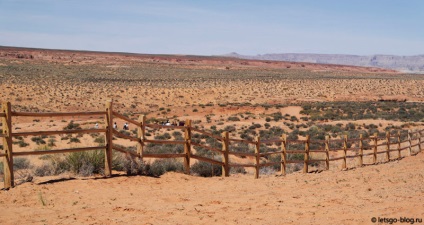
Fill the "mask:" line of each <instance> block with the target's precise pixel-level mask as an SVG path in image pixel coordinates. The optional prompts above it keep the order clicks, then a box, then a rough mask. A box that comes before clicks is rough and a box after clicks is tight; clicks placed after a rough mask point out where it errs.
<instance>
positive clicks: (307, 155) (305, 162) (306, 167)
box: [303, 135, 310, 173]
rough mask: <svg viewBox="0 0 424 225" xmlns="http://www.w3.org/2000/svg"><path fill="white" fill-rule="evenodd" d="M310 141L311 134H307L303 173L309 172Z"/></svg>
mask: <svg viewBox="0 0 424 225" xmlns="http://www.w3.org/2000/svg"><path fill="white" fill-rule="evenodd" d="M309 141H310V136H309V135H307V136H306V141H305V153H304V156H303V173H308V161H309Z"/></svg>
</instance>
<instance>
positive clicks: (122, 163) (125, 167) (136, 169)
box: [112, 153, 150, 175]
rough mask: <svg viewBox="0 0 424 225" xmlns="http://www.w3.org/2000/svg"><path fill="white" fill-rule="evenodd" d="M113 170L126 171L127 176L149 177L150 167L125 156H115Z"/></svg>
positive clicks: (138, 160)
mask: <svg viewBox="0 0 424 225" xmlns="http://www.w3.org/2000/svg"><path fill="white" fill-rule="evenodd" d="M112 169H113V170H117V171H125V172H126V173H127V175H149V170H150V165H149V164H146V163H145V162H143V161H141V160H140V159H139V158H134V157H131V156H128V155H124V154H120V153H117V154H114V155H113V160H112Z"/></svg>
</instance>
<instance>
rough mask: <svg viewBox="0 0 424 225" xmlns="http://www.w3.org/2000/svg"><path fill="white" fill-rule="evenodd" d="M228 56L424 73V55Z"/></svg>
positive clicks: (299, 54) (307, 54)
mask: <svg viewBox="0 0 424 225" xmlns="http://www.w3.org/2000/svg"><path fill="white" fill-rule="evenodd" d="M223 56H226V57H234V58H240V59H253V60H273V61H287V62H305V63H318V64H334V65H348V66H361V67H377V68H384V69H391V70H397V71H399V72H406V73H424V55H415V56H397V55H369V56H359V55H344V54H309V53H283V54H263V55H256V56H249V55H240V54H238V53H236V52H231V53H229V54H225V55H223Z"/></svg>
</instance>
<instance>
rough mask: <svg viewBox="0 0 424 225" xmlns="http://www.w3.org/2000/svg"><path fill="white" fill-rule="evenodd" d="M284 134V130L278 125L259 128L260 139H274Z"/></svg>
mask: <svg viewBox="0 0 424 225" xmlns="http://www.w3.org/2000/svg"><path fill="white" fill-rule="evenodd" d="M283 134H284V130H283V129H282V128H280V127H277V126H273V127H271V128H270V129H268V130H260V131H259V135H260V136H261V138H262V139H276V138H280V137H281V135H283Z"/></svg>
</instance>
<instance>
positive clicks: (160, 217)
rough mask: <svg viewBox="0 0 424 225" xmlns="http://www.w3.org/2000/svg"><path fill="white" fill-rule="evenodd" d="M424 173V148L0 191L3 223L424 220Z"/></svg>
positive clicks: (29, 185)
mask: <svg viewBox="0 0 424 225" xmlns="http://www.w3.org/2000/svg"><path fill="white" fill-rule="evenodd" d="M423 177H424V154H422V153H420V154H418V155H416V156H411V157H406V158H404V159H402V160H400V161H393V162H389V163H385V164H380V165H373V166H366V167H362V168H357V169H352V170H348V171H324V172H322V173H318V174H312V173H311V174H306V175H304V174H301V173H293V174H290V175H287V176H268V177H261V178H260V179H257V180H255V179H253V178H252V176H247V175H232V176H231V177H227V178H219V177H215V178H201V177H194V176H187V175H184V174H179V173H168V174H165V175H163V176H162V177H160V178H152V177H144V176H132V177H128V176H115V177H113V178H109V179H95V178H90V179H73V180H72V179H71V180H64V181H58V182H54V181H52V182H50V183H46V184H45V183H42V182H41V180H40V181H33V182H32V183H24V184H21V185H19V186H18V187H16V188H13V189H11V190H9V191H1V192H0V211H1V212H2V213H1V214H2V215H1V217H0V224H330V223H331V224H372V222H371V219H372V218H373V217H376V218H377V219H379V218H380V219H383V218H397V219H398V221H399V220H400V217H407V218H414V219H415V218H419V219H423V218H424V205H423V201H424V187H423V184H422V181H423ZM40 179H41V178H40ZM44 179H45V178H44ZM398 223H399V222H398ZM381 224H382V223H381ZM417 224H418V223H417Z"/></svg>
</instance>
